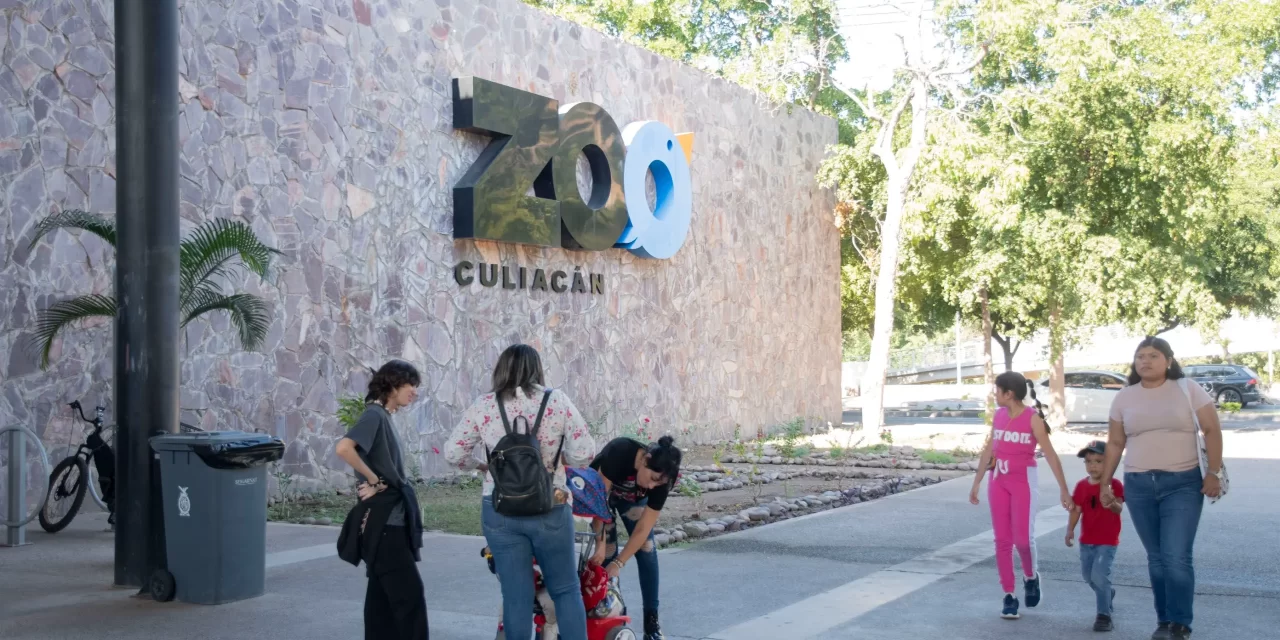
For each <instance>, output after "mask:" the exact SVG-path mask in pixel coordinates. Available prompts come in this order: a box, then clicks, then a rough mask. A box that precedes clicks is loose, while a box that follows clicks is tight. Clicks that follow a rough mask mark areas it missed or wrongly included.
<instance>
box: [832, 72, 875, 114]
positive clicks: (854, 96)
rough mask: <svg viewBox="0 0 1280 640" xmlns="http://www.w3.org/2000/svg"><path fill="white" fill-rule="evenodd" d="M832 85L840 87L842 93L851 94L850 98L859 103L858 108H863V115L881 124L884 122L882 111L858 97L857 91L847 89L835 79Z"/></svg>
mask: <svg viewBox="0 0 1280 640" xmlns="http://www.w3.org/2000/svg"><path fill="white" fill-rule="evenodd" d="M831 86H832V87H835V88H836V89H838V90H839V91H840V93H843V94H845V95H846V96H849V99H850V100H853V103H854V104H856V105H858V108H859V109H861V110H862V115H864V116H866V117H867V118H868V119H870V120H874V121H876V122H879V123H880V124H884V116H882V115H880V112H879V111H877V110H876V109H875V108H873V107H872V106H871V105H869V104H867V103H865V102H863V101H862V98H859V97H858V94H857V92H855V91H851V90H849V89H846V88H844V87H842V86H840V83H838V82H835V81H832V83H831Z"/></svg>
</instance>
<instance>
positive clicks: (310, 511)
mask: <svg viewBox="0 0 1280 640" xmlns="http://www.w3.org/2000/svg"><path fill="white" fill-rule="evenodd" d="M355 504H356V499H355V497H354V496H340V495H337V494H334V493H330V494H326V495H315V496H300V497H297V498H293V499H290V500H282V501H279V502H276V503H275V504H273V505H271V506H269V507H267V520H274V521H277V522H297V521H299V520H301V519H303V518H317V519H318V518H328V519H330V520H332V521H333V522H334V523H335V524H341V523H342V521H343V520H346V519H347V512H348V511H350V510H351V507H353V506H355Z"/></svg>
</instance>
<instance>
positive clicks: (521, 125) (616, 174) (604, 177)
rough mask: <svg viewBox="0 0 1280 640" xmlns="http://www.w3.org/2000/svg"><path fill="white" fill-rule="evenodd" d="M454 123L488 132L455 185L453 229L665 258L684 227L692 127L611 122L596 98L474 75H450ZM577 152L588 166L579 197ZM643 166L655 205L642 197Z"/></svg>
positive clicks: (465, 234)
mask: <svg viewBox="0 0 1280 640" xmlns="http://www.w3.org/2000/svg"><path fill="white" fill-rule="evenodd" d="M453 126H454V128H455V129H462V130H465V131H470V132H473V133H482V134H484V135H487V136H491V137H492V138H493V141H492V142H491V143H489V146H488V147H486V148H485V150H484V151H483V152H481V153H480V157H479V158H477V159H476V161H475V164H473V165H471V167H470V168H469V169H467V172H466V174H465V175H463V176H462V179H461V180H459V181H458V184H457V185H455V186H454V188H453V235H454V237H455V238H476V239H482V240H496V241H499V242H514V243H521V244H534V245H542V246H550V247H564V248H567V249H579V250H586V251H603V250H604V249H608V248H610V247H619V248H624V249H628V250H630V251H631V252H632V253H634V254H636V255H638V256H641V257H645V258H670V257H671V256H674V255H675V254H676V251H678V250H679V249H680V247H681V245H683V244H684V240H685V237H687V236H688V235H689V218H690V215H691V214H692V211H693V185H692V182H691V179H690V174H689V159H690V157H691V156H692V148H693V134H681V135H679V136H677V135H676V134H674V133H672V132H671V129H670V128H668V127H667V126H666V125H664V124H662V123H661V122H656V121H653V120H645V121H641V122H634V123H632V124H630V125H627V127H626V128H625V129H619V128H618V125H617V124H616V123H615V122H614V121H613V118H612V117H611V116H610V115H609V114H608V113H607V112H605V110H604V109H602V108H600V106H599V105H595V104H592V103H590V102H575V103H573V104H567V105H564V106H560V105H559V103H558V102H557V101H556V100H553V99H551V98H546V97H543V96H540V95H537V94H533V93H529V92H527V91H521V90H519V89H514V88H512V87H508V86H504V85H501V84H498V83H496V82H490V81H488V80H483V79H480V78H472V77H467V78H455V79H454V81H453ZM579 154H581V155H583V156H586V159H587V161H588V164H589V165H590V167H591V192H590V195H589V196H588V197H587V198H586V199H585V200H584V199H583V198H582V196H581V194H580V193H579V191H578V183H577V163H578V157H579ZM650 172H651V173H652V174H653V179H654V184H655V186H656V187H657V199H656V203H657V204H656V206H655V207H654V208H653V209H650V208H649V203H648V201H647V199H646V198H645V196H644V193H645V179H646V174H647V173H650ZM530 187H532V189H533V195H527V194H528V193H529V190H530ZM626 194H633V197H632V198H630V199H628V198H627V197H626Z"/></svg>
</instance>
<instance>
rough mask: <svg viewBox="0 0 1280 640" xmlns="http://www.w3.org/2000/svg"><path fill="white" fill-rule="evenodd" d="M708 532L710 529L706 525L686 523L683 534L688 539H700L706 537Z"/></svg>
mask: <svg viewBox="0 0 1280 640" xmlns="http://www.w3.org/2000/svg"><path fill="white" fill-rule="evenodd" d="M708 531H710V529H709V528H708V527H707V525H705V524H702V523H701V522H687V523H685V525H684V532H685V534H686V535H688V536H689V537H690V538H695V539H696V538H701V537H702V536H705V535H707V532H708Z"/></svg>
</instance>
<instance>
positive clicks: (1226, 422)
mask: <svg viewBox="0 0 1280 640" xmlns="http://www.w3.org/2000/svg"><path fill="white" fill-rule="evenodd" d="M895 413H900V412H889V413H888V415H887V416H886V418H885V421H884V422H885V424H886V425H889V426H901V425H914V424H921V423H928V424H937V425H961V424H982V418H952V417H936V418H920V417H903V416H899V415H894V414H895ZM841 420H842V421H843V422H844V423H845V424H852V423H855V422H859V423H860V422H862V409H857V408H854V409H848V410H846V411H845V412H844V414H843V416H842V418H841ZM1072 426H1073V427H1078V428H1082V429H1101V430H1105V429H1106V425H1105V424H1102V423H1098V424H1080V425H1072ZM1222 427H1223V428H1224V429H1227V430H1243V431H1249V430H1260V429H1269V430H1280V406H1276V405H1264V406H1251V407H1248V408H1246V409H1242V410H1241V411H1240V412H1238V413H1235V414H1231V415H1228V416H1226V417H1225V418H1224V419H1223V420H1222Z"/></svg>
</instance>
